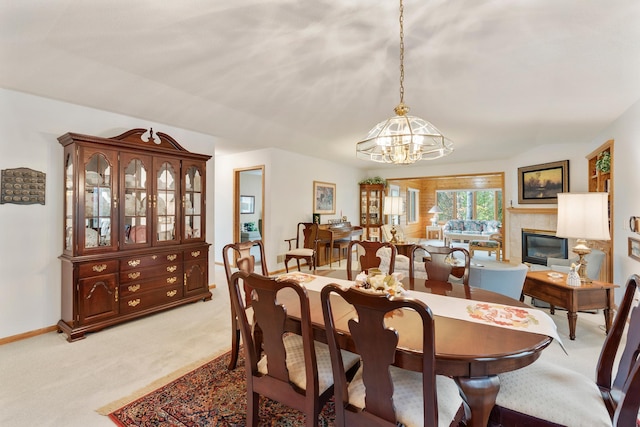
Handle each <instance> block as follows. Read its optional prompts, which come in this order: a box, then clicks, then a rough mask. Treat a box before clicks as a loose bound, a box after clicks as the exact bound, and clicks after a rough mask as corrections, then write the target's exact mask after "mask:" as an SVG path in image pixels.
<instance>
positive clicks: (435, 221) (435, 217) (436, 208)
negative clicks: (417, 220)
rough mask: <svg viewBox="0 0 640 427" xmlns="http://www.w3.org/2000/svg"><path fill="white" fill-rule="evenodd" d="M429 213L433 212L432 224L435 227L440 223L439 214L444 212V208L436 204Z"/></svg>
mask: <svg viewBox="0 0 640 427" xmlns="http://www.w3.org/2000/svg"><path fill="white" fill-rule="evenodd" d="M429 213H432V214H433V218H431V225H432V226H434V227H435V226H436V225H438V214H441V213H442V209H440V206H438V205H435V206H434V207H432V208H431V209H429Z"/></svg>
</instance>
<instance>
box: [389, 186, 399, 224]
mask: <svg viewBox="0 0 640 427" xmlns="http://www.w3.org/2000/svg"><path fill="white" fill-rule="evenodd" d="M389 196H400V186H399V185H389ZM389 224H393V225H400V215H389Z"/></svg>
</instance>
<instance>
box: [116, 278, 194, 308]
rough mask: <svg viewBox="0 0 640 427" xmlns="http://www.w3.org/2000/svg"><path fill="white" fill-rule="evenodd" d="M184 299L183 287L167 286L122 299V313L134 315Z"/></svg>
mask: <svg viewBox="0 0 640 427" xmlns="http://www.w3.org/2000/svg"><path fill="white" fill-rule="evenodd" d="M180 298H182V285H175V286H165V287H163V288H159V289H154V290H151V291H148V292H144V293H141V294H137V295H130V296H127V297H121V298H120V313H121V314H124V313H134V312H136V311H140V310H145V309H147V308H151V307H156V306H161V305H164V304H169V303H171V302H174V301H177V300H179V299H180Z"/></svg>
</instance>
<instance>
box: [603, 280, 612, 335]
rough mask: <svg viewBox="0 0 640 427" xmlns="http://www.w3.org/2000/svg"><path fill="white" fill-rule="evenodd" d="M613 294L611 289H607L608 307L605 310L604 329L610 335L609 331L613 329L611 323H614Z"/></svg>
mask: <svg viewBox="0 0 640 427" xmlns="http://www.w3.org/2000/svg"><path fill="white" fill-rule="evenodd" d="M611 307H613V292H611V289H607V306H606V307H605V308H604V310H603V311H604V328H605V332H606V333H607V334H608V333H609V329H611V323H612V322H613V310H611Z"/></svg>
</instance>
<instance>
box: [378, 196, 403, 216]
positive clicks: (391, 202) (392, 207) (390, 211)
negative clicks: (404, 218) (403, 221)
mask: <svg viewBox="0 0 640 427" xmlns="http://www.w3.org/2000/svg"><path fill="white" fill-rule="evenodd" d="M383 214H384V215H404V203H403V202H402V197H398V196H386V197H385V198H384V208H383Z"/></svg>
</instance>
